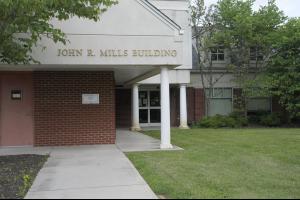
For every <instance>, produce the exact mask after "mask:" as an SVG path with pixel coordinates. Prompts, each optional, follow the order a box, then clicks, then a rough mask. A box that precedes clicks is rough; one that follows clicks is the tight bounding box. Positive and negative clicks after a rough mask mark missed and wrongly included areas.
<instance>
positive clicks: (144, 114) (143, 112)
mask: <svg viewBox="0 0 300 200" xmlns="http://www.w3.org/2000/svg"><path fill="white" fill-rule="evenodd" d="M140 123H148V110H146V109H140Z"/></svg>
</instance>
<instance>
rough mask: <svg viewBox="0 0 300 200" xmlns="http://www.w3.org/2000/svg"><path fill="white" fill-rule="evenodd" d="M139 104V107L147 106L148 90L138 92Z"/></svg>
mask: <svg viewBox="0 0 300 200" xmlns="http://www.w3.org/2000/svg"><path fill="white" fill-rule="evenodd" d="M139 105H140V107H147V106H148V92H145V91H141V92H139Z"/></svg>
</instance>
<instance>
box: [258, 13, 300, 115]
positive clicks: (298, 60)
mask: <svg viewBox="0 0 300 200" xmlns="http://www.w3.org/2000/svg"><path fill="white" fill-rule="evenodd" d="M262 77H263V81H262V82H263V83H264V87H265V88H267V90H268V92H269V93H270V94H271V95H272V96H277V97H279V103H280V104H281V105H282V106H283V107H284V108H285V110H286V111H287V112H288V114H289V121H292V119H295V118H297V117H300V18H295V19H291V20H289V21H288V23H286V24H285V25H284V26H282V27H281V29H280V31H279V32H278V34H277V40H276V42H275V43H274V55H273V56H272V57H271V58H270V61H269V63H268V68H267V70H266V73H265V74H263V76H262Z"/></svg>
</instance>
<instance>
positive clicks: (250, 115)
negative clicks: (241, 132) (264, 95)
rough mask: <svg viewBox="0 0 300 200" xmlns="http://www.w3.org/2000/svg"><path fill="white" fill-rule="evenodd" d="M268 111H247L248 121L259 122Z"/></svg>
mask: <svg viewBox="0 0 300 200" xmlns="http://www.w3.org/2000/svg"><path fill="white" fill-rule="evenodd" d="M269 114H270V111H256V112H255V113H248V116H247V118H248V121H249V123H251V124H259V123H260V119H261V117H262V116H266V115H269Z"/></svg>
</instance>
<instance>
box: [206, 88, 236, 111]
mask: <svg viewBox="0 0 300 200" xmlns="http://www.w3.org/2000/svg"><path fill="white" fill-rule="evenodd" d="M206 92H209V89H206ZM207 95H209V94H208V93H207ZM207 111H208V113H207V114H208V116H215V115H217V114H219V115H229V114H230V113H231V112H232V88H213V89H212V90H211V93H210V105H209V107H208V108H207Z"/></svg>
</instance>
